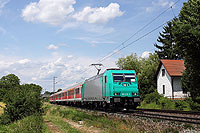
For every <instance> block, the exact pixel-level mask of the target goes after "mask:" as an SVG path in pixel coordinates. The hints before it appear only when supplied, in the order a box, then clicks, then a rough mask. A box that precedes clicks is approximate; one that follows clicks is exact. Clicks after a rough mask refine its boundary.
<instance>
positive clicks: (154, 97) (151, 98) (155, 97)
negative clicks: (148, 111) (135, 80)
mask: <svg viewBox="0 0 200 133" xmlns="http://www.w3.org/2000/svg"><path fill="white" fill-rule="evenodd" d="M161 97H162V96H161V95H160V94H159V93H158V92H156V91H155V92H153V93H150V94H147V95H146V96H145V98H144V103H146V104H150V103H154V102H155V103H158V101H159V99H160V98H161Z"/></svg>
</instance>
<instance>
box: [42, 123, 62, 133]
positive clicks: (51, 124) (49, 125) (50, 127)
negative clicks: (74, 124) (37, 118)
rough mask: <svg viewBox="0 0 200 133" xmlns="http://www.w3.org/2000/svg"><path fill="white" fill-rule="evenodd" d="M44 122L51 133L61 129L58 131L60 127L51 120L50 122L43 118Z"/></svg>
mask: <svg viewBox="0 0 200 133" xmlns="http://www.w3.org/2000/svg"><path fill="white" fill-rule="evenodd" d="M44 122H45V123H46V125H47V126H48V128H49V130H50V131H51V133H62V131H60V129H59V128H58V127H57V126H56V125H54V124H53V123H52V122H50V121H48V120H44Z"/></svg>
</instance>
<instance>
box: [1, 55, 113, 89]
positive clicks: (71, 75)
mask: <svg viewBox="0 0 200 133" xmlns="http://www.w3.org/2000/svg"><path fill="white" fill-rule="evenodd" d="M96 61H97V59H96V58H91V57H75V56H73V55H66V56H60V55H58V56H57V57H54V58H50V59H49V58H48V59H42V60H31V61H30V60H29V59H19V58H17V57H9V56H1V55H0V75H2V76H5V75H7V74H10V73H13V74H15V75H17V76H18V77H19V78H20V79H21V81H22V83H35V84H39V85H41V86H42V87H43V89H44V90H45V89H46V90H48V91H52V81H53V80H52V79H53V77H54V76H56V77H57V78H56V82H58V83H57V84H56V88H58V87H59V88H66V87H68V86H70V85H72V84H73V83H76V82H80V81H83V79H85V78H89V77H91V76H93V75H95V74H96V73H97V70H96V69H95V67H92V66H89V65H90V64H92V63H97V62H96ZM103 65H104V66H106V68H111V67H116V65H115V60H114V59H111V58H110V59H108V60H106V61H104V62H103ZM104 70H105V67H104V68H103V69H102V71H101V72H103V71H104ZM0 78H1V77H0Z"/></svg>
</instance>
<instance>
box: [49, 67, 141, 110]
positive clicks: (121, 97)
mask: <svg viewBox="0 0 200 133" xmlns="http://www.w3.org/2000/svg"><path fill="white" fill-rule="evenodd" d="M50 102H51V103H56V104H62V105H75V106H84V107H91V108H116V109H119V108H126V109H135V108H136V107H137V106H138V105H139V103H140V96H139V89H138V81H137V76H136V72H135V70H120V69H107V70H105V72H104V73H102V74H99V75H95V76H93V77H91V78H89V79H86V80H85V81H84V82H82V83H79V84H77V85H75V86H72V87H70V88H68V89H65V90H62V91H60V92H57V93H54V94H52V95H51V96H50Z"/></svg>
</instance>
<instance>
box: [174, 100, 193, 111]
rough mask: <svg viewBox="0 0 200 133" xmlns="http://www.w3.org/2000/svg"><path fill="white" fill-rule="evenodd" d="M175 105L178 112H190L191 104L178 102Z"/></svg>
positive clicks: (182, 101)
mask: <svg viewBox="0 0 200 133" xmlns="http://www.w3.org/2000/svg"><path fill="white" fill-rule="evenodd" d="M174 103H175V109H176V110H190V107H189V104H188V103H187V102H186V101H185V100H176V101H174Z"/></svg>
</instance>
